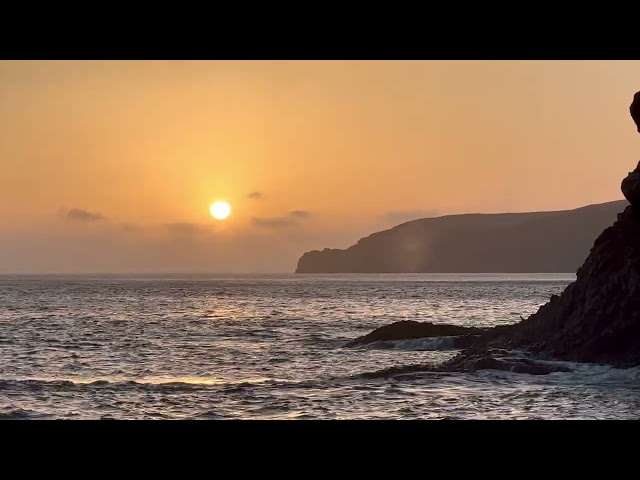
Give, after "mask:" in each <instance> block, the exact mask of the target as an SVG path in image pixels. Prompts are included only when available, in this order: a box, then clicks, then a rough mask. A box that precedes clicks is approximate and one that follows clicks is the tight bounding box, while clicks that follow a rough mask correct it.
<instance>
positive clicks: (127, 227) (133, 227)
mask: <svg viewBox="0 0 640 480" xmlns="http://www.w3.org/2000/svg"><path fill="white" fill-rule="evenodd" d="M121 228H122V230H124V231H125V232H137V231H138V230H142V228H143V227H141V226H140V225H137V224H135V223H125V224H123V225H121Z"/></svg>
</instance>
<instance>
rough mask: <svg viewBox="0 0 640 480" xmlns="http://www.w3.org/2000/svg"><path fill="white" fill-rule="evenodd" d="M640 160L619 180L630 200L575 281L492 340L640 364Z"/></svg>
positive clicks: (618, 363) (561, 355)
mask: <svg viewBox="0 0 640 480" xmlns="http://www.w3.org/2000/svg"><path fill="white" fill-rule="evenodd" d="M639 177H640V164H638V168H636V169H635V170H634V171H633V172H631V173H630V174H629V175H628V176H627V178H625V180H624V181H623V182H622V191H623V193H624V195H625V197H626V198H627V199H628V200H629V202H630V203H631V205H629V206H628V207H627V208H626V209H625V210H624V212H622V213H621V214H619V215H618V219H617V221H616V222H615V223H614V224H613V225H612V226H611V227H609V228H607V229H605V230H604V232H602V234H601V235H600V236H599V237H598V239H597V240H596V241H595V243H594V245H593V248H592V249H591V252H590V254H589V256H588V257H587V259H586V261H585V262H584V265H582V267H580V268H579V269H578V272H577V278H576V281H575V282H573V283H572V284H570V285H569V286H568V287H567V288H566V289H565V290H564V292H562V294H561V295H560V296H554V297H552V298H551V300H550V301H549V302H548V303H547V304H545V305H543V306H542V307H541V308H540V309H539V310H538V312H536V313H535V314H533V315H532V316H530V317H529V318H528V319H526V320H524V321H522V322H520V323H518V324H516V325H514V326H513V327H512V328H510V329H508V330H507V331H506V332H503V333H501V335H500V336H499V338H497V339H495V340H491V342H490V343H492V344H494V345H495V344H501V345H504V346H511V347H517V348H526V349H527V350H530V351H535V352H544V353H547V354H549V355H552V356H553V357H556V358H561V359H566V360H575V361H582V362H603V363H608V364H612V365H616V366H633V365H639V364H640V182H638V178H639Z"/></svg>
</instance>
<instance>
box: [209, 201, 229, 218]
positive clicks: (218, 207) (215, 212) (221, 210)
mask: <svg viewBox="0 0 640 480" xmlns="http://www.w3.org/2000/svg"><path fill="white" fill-rule="evenodd" d="M209 211H210V212H211V216H212V217H213V218H215V219H216V220H224V219H226V218H227V217H228V216H229V215H231V205H229V204H228V203H227V202H215V203H213V204H212V205H211V207H210V208H209Z"/></svg>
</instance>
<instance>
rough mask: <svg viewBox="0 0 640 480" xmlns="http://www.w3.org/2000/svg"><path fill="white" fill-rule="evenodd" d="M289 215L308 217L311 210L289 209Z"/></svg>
mask: <svg viewBox="0 0 640 480" xmlns="http://www.w3.org/2000/svg"><path fill="white" fill-rule="evenodd" d="M289 216H290V217H293V218H309V217H310V216H311V212H309V211H308V210H291V211H290V212H289Z"/></svg>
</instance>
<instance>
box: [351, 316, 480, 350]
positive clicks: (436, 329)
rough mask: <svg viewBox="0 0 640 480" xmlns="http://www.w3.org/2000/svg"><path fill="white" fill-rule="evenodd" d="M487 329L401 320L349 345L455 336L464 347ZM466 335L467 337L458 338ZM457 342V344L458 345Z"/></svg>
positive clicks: (459, 346)
mask: <svg viewBox="0 0 640 480" xmlns="http://www.w3.org/2000/svg"><path fill="white" fill-rule="evenodd" d="M485 331H486V329H482V328H476V327H462V326H460V325H447V324H440V325H439V324H434V323H431V322H415V321H413V320H402V321H399V322H395V323H392V324H390V325H385V326H383V327H380V328H376V329H375V330H373V331H372V332H371V333H369V334H367V335H364V336H362V337H358V338H356V339H354V340H351V341H350V342H349V343H348V344H347V346H349V347H354V346H357V345H366V344H370V343H374V342H380V341H391V340H409V339H414V338H429V337H455V338H453V340H454V344H453V345H454V346H456V347H457V348H464V346H466V345H469V344H470V343H473V341H475V340H476V339H477V337H478V335H480V334H481V333H483V332H485ZM458 337H466V338H458ZM456 343H457V345H456Z"/></svg>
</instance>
